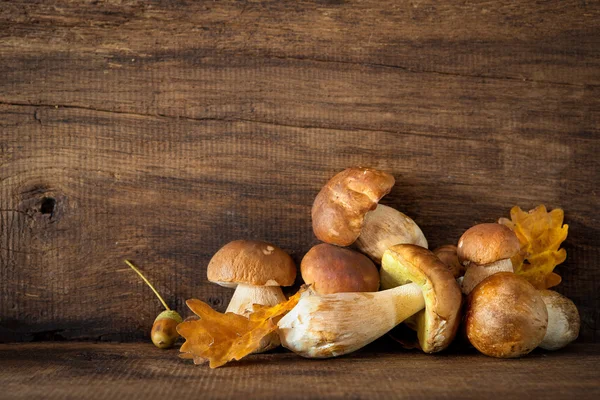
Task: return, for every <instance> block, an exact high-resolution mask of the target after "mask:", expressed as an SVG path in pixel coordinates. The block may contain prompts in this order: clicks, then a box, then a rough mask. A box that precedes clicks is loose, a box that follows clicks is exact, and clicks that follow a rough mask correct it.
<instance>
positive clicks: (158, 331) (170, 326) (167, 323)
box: [125, 260, 183, 349]
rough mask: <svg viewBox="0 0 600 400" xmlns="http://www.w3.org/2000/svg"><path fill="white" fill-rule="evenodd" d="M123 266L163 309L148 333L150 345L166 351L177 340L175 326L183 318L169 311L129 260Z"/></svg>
mask: <svg viewBox="0 0 600 400" xmlns="http://www.w3.org/2000/svg"><path fill="white" fill-rule="evenodd" d="M125 264H127V265H129V266H130V267H131V269H133V270H134V271H135V272H136V273H137V274H138V275H139V276H140V277H141V278H142V279H143V281H144V282H146V284H147V285H148V286H149V287H150V289H152V291H153V292H154V294H155V295H156V297H158V300H160V302H161V303H162V305H163V306H164V307H165V309H166V310H165V311H163V312H161V313H160V314H158V316H157V317H156V319H155V320H154V324H152V330H151V331H150V339H152V343H154V345H155V346H156V347H158V348H159V349H168V348H170V347H172V346H173V345H174V344H175V342H176V341H177V339H178V338H179V333H177V329H176V328H177V325H179V324H180V323H181V322H182V321H183V318H181V315H179V313H178V312H177V311H174V310H171V309H170V308H169V306H168V305H167V303H166V302H165V301H164V299H163V298H162V297H161V295H160V294H159V293H158V292H157V291H156V289H154V286H152V284H151V283H150V282H149V281H148V279H146V277H145V276H144V275H143V274H142V273H141V272H140V270H139V269H137V268H136V267H135V266H134V265H133V264H132V263H131V262H130V261H129V260H125Z"/></svg>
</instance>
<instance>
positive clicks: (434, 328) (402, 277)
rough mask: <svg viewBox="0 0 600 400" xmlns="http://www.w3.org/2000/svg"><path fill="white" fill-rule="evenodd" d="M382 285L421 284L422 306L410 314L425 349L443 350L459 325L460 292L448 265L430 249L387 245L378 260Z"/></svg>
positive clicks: (406, 245) (407, 245)
mask: <svg viewBox="0 0 600 400" xmlns="http://www.w3.org/2000/svg"><path fill="white" fill-rule="evenodd" d="M380 274H381V289H382V290H386V289H391V288H394V287H397V286H400V285H405V284H408V283H411V282H412V283H416V284H417V285H419V286H420V287H421V290H422V292H423V298H424V299H425V309H424V310H421V311H420V312H418V313H417V314H416V315H415V316H413V317H412V318H413V321H414V323H415V326H416V330H417V336H418V339H419V344H420V346H421V348H422V350H423V351H424V352H426V353H435V352H438V351H441V350H444V349H445V348H446V347H448V345H449V344H450V343H451V342H452V340H453V339H454V336H455V335H456V330H457V328H458V325H459V319H460V308H461V303H462V295H461V292H460V289H459V287H458V284H457V283H456V280H455V279H454V276H453V275H452V273H451V272H450V271H449V270H448V268H447V267H446V266H445V265H444V264H443V263H442V262H441V261H440V260H439V259H438V258H437V257H436V256H435V255H434V254H433V253H432V252H430V251H429V250H427V249H425V248H423V247H419V246H415V245H410V244H401V245H396V246H392V247H390V248H389V249H388V250H387V251H386V252H385V253H384V254H383V258H382V261H381V270H380Z"/></svg>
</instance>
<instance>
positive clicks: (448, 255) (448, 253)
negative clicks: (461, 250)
mask: <svg viewBox="0 0 600 400" xmlns="http://www.w3.org/2000/svg"><path fill="white" fill-rule="evenodd" d="M457 250H458V249H457V248H456V246H455V245H453V244H445V245H443V246H440V247H438V248H436V249H435V250H433V254H435V255H436V256H437V257H438V258H439V259H440V261H441V262H443V263H444V264H445V265H446V266H447V267H448V269H449V270H450V272H452V275H454V278H456V279H458V278H460V277H461V276H463V275H464V274H465V267H464V265H462V264H461V263H460V261H458V254H457Z"/></svg>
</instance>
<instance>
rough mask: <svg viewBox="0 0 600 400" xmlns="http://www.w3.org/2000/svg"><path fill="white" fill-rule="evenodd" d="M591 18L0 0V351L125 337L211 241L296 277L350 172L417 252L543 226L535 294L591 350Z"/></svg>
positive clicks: (180, 293)
mask: <svg viewBox="0 0 600 400" xmlns="http://www.w3.org/2000/svg"><path fill="white" fill-rule="evenodd" d="M599 133H600V5H599V3H598V2H595V1H550V2H533V1H512V0H511V1H508V0H502V1H478V2H465V1H457V0H448V1H444V2H437V1H382V0H377V1H374V0H368V1H367V0H365V1H344V0H330V1H316V2H313V1H310V2H309V1H279V0H277V1H275V0H274V1H176V0H170V1H141V0H139V1H65V0H46V1H41V0H40V1H0V341H29V340H47V339H50V340H62V339H67V340H73V339H89V340H108V341H112V340H123V341H129V340H140V339H142V338H144V337H146V335H147V331H148V330H149V328H150V326H151V324H152V321H153V319H154V317H155V316H156V314H157V313H158V312H159V311H160V307H159V304H158V302H157V301H156V300H155V298H154V297H153V294H152V293H151V291H150V290H149V289H148V288H147V287H145V286H144V284H143V283H142V282H141V281H140V280H139V278H138V277H137V276H136V275H135V274H134V273H133V272H132V271H131V270H129V269H127V267H126V266H125V264H124V263H123V259H124V258H130V259H132V260H133V261H135V262H136V263H137V264H138V265H139V266H140V267H141V268H142V269H143V270H144V271H145V272H146V273H147V275H148V277H149V278H150V279H151V280H152V281H153V282H154V283H155V284H156V286H157V288H158V289H159V290H160V291H161V292H162V293H163V294H164V296H165V297H166V299H167V301H168V303H169V304H171V305H172V306H173V307H175V308H176V309H178V310H180V311H182V312H184V314H187V312H186V311H185V310H184V309H185V306H184V301H185V299H187V298H190V297H198V298H200V299H203V300H205V301H207V302H209V303H210V304H212V305H213V306H215V307H216V308H217V309H219V310H224V309H225V307H226V304H227V302H228V300H229V297H230V296H231V294H232V292H231V291H230V290H228V289H225V288H221V287H218V286H216V285H213V284H210V283H208V282H207V281H206V265H207V263H208V261H209V259H210V257H211V256H212V254H213V253H214V252H215V251H216V250H218V249H219V248H220V247H221V246H222V245H223V244H225V243H227V242H228V241H230V240H234V239H240V238H254V239H263V240H268V241H272V242H274V243H276V244H278V245H279V246H281V247H283V248H284V249H286V250H288V251H289V252H290V253H291V254H292V256H293V257H294V259H295V260H296V261H299V260H300V259H301V257H302V256H303V254H304V253H305V252H306V251H307V250H308V249H309V248H310V247H311V246H312V245H313V244H315V243H316V242H317V241H316V239H315V238H314V236H313V234H312V230H311V226H310V207H311V204H312V200H313V198H314V196H315V195H316V193H317V192H318V190H319V189H320V187H321V186H322V185H323V184H324V183H325V181H326V180H327V179H329V178H330V177H331V176H332V175H333V174H335V173H336V172H337V171H339V170H342V169H344V168H346V167H348V166H353V165H370V166H373V167H377V168H381V169H383V170H385V171H388V172H390V173H392V174H394V176H395V177H396V179H397V185H396V187H395V188H394V189H393V191H392V193H391V194H390V195H389V196H387V197H386V198H385V199H384V201H383V203H384V204H388V205H391V206H394V207H397V208H398V209H400V210H401V211H403V212H405V213H406V214H408V215H410V216H412V217H413V218H414V219H415V220H416V222H417V223H418V224H419V225H420V226H421V228H422V229H423V231H424V233H425V235H426V237H427V239H428V240H429V242H430V245H431V246H438V245H441V244H445V243H454V242H456V241H457V240H458V238H459V236H460V235H461V233H462V232H463V231H464V230H465V229H467V228H468V227H470V226H471V225H473V224H475V223H479V222H489V221H493V220H495V219H497V218H498V217H501V216H507V215H508V212H509V210H510V208H511V207H512V206H513V205H520V206H521V207H523V208H525V209H529V208H532V207H534V206H536V205H537V204H540V203H544V204H546V205H547V206H549V207H550V208H554V207H562V208H564V209H565V214H566V222H567V223H568V224H569V226H570V228H569V237H568V239H567V241H566V243H565V248H566V249H567V252H568V259H567V261H566V263H565V264H563V265H562V266H560V267H559V268H558V269H557V271H558V272H559V273H560V274H561V275H562V277H563V283H562V284H561V285H560V286H559V287H558V290H559V291H560V292H562V293H564V294H566V295H567V296H569V297H570V298H571V299H573V301H574V302H575V303H576V304H577V306H578V307H579V310H580V313H581V316H582V331H581V335H580V339H579V340H580V341H583V342H597V341H599V339H600V335H599V323H598V321H599V319H600V318H599V317H600V314H599V310H600V297H599V296H598V293H599V292H600V285H599V282H600V247H599V245H600V215H599V212H598V209H599V206H600V202H599V201H598V184H599V183H600V161H599V154H600V136H599Z"/></svg>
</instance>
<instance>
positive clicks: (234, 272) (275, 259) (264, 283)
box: [207, 240, 296, 315]
mask: <svg viewBox="0 0 600 400" xmlns="http://www.w3.org/2000/svg"><path fill="white" fill-rule="evenodd" d="M207 275H208V280H209V281H211V282H213V283H217V284H219V285H221V286H224V287H230V288H235V292H234V293H233V297H232V298H231V301H230V302H229V305H228V306H227V311H226V312H232V313H235V314H239V315H246V314H247V313H248V312H250V311H252V304H261V305H266V306H274V305H276V304H279V303H281V302H282V301H285V300H286V298H285V296H284V295H283V292H282V291H281V286H291V285H293V284H294V280H295V279H296V265H295V264H294V261H293V260H292V258H291V257H290V256H289V254H287V253H286V252H285V251H283V250H282V249H280V248H279V247H277V246H275V245H273V244H270V243H266V242H262V241H258V240H235V241H233V242H230V243H228V244H226V245H225V246H223V247H222V248H221V249H220V250H219V251H218V252H217V253H215V255H214V256H213V258H212V259H211V260H210V263H209V264H208V269H207Z"/></svg>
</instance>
